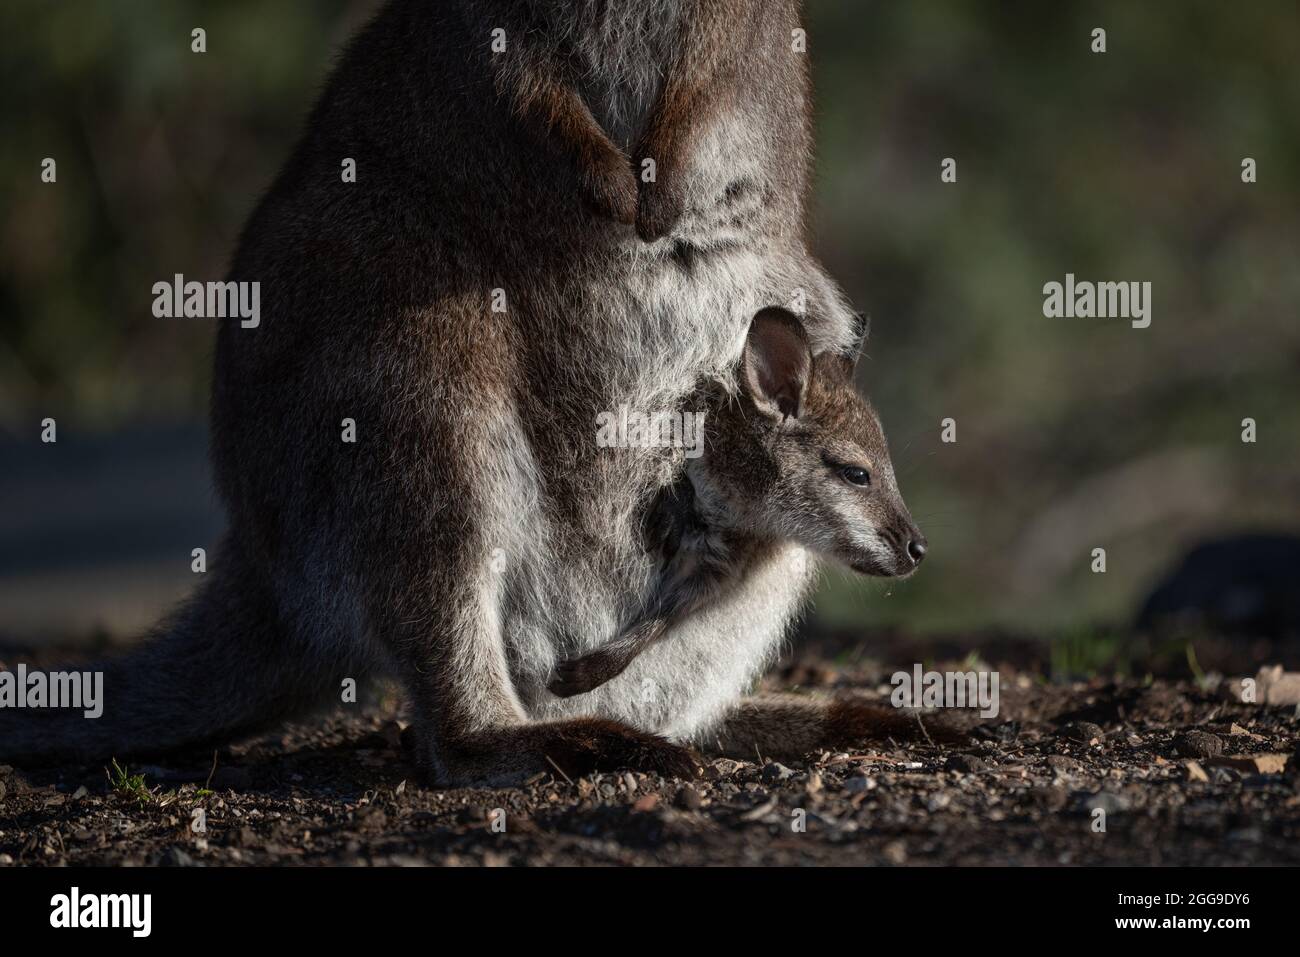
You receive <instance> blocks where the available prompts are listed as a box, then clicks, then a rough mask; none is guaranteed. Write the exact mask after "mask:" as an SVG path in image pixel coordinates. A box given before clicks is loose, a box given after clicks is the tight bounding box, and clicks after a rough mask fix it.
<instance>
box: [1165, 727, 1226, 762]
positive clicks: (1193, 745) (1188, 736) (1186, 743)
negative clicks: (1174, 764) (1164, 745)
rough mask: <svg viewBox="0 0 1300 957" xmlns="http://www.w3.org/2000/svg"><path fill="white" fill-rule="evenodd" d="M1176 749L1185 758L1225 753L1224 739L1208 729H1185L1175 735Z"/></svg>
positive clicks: (1209, 756)
mask: <svg viewBox="0 0 1300 957" xmlns="http://www.w3.org/2000/svg"><path fill="white" fill-rule="evenodd" d="M1174 750H1175V751H1177V752H1178V753H1179V754H1181V755H1182V756H1183V757H1185V758H1217V757H1218V756H1219V755H1221V754H1222V753H1223V739H1221V738H1220V737H1219V736H1218V735H1217V734H1210V733H1209V732H1208V731H1185V732H1183V733H1182V734H1179V735H1176V736H1175V737H1174Z"/></svg>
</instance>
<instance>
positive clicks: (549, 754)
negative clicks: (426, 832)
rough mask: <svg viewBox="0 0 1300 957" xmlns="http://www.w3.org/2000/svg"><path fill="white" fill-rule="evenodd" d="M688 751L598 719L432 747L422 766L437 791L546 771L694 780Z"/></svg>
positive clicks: (694, 757)
mask: <svg viewBox="0 0 1300 957" xmlns="http://www.w3.org/2000/svg"><path fill="white" fill-rule="evenodd" d="M703 768H704V765H703V762H702V760H701V759H700V757H699V755H698V754H696V753H695V752H694V751H693V750H691V749H690V748H687V747H683V746H681V745H677V744H673V743H672V742H671V741H668V740H666V739H664V738H661V737H659V736H658V735H655V734H647V733H646V732H644V731H638V730H636V729H635V728H631V727H628V726H627V725H624V724H620V723H618V722H617V721H608V720H605V719H603V718H577V719H574V720H571V721H558V722H554V723H551V724H538V725H524V726H522V727H515V728H502V729H500V730H498V731H492V732H484V733H480V734H476V735H474V736H473V738H471V739H468V740H463V741H459V742H457V743H455V744H452V745H444V746H442V747H439V748H437V749H436V751H435V753H434V755H433V761H432V766H431V767H428V768H426V770H427V771H428V774H429V777H430V779H431V781H432V783H434V784H436V785H440V786H443V787H467V786H473V785H486V786H508V785H512V784H518V783H519V782H521V781H523V780H525V779H527V778H529V777H531V776H532V775H534V774H536V773H537V772H539V771H548V772H550V773H552V774H559V775H561V776H563V777H568V778H577V777H581V776H583V775H585V774H590V773H592V772H593V771H623V770H630V771H644V772H653V773H656V774H662V775H664V776H666V777H675V778H686V779H687V780H694V779H695V778H698V777H700V776H701V775H702V774H703Z"/></svg>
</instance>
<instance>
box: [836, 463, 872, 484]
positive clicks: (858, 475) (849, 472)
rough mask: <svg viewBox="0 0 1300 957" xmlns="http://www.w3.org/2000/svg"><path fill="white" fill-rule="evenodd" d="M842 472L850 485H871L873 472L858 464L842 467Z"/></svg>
mask: <svg viewBox="0 0 1300 957" xmlns="http://www.w3.org/2000/svg"><path fill="white" fill-rule="evenodd" d="M840 474H841V475H842V476H844V481H846V482H848V483H849V484H850V485H870V484H871V473H870V472H868V471H867V470H866V469H863V468H858V467H857V466H856V465H846V466H844V468H842V469H840Z"/></svg>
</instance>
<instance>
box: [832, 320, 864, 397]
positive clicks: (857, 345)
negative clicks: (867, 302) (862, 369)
mask: <svg viewBox="0 0 1300 957" xmlns="http://www.w3.org/2000/svg"><path fill="white" fill-rule="evenodd" d="M870 329H871V319H870V318H869V317H868V316H867V314H866V313H865V312H855V313H854V314H853V341H852V342H850V343H849V345H848V346H847V348H845V350H844V351H843V352H841V353H840V354H839V356H837V358H838V359H839V361H840V368H841V369H843V370H844V375H845V376H847V377H848V378H849V379H850V380H852V378H853V373H854V371H855V370H856V369H857V367H858V359H859V358H861V357H862V347H863V346H864V345H866V342H867V333H868V332H869V331H870Z"/></svg>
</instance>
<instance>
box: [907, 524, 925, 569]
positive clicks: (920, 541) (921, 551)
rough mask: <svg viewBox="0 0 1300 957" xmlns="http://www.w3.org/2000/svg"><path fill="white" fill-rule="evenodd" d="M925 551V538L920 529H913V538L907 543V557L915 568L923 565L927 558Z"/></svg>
mask: <svg viewBox="0 0 1300 957" xmlns="http://www.w3.org/2000/svg"><path fill="white" fill-rule="evenodd" d="M925 550H926V542H925V536H924V535H922V534H921V530H920V529H919V528H917V529H913V530H912V536H911V537H910V538H909V539H908V541H907V557H908V558H910V559H911V560H912V567H913V568H915V567H916V566H917V565H919V564H921V560H922V559H923V558H925Z"/></svg>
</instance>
